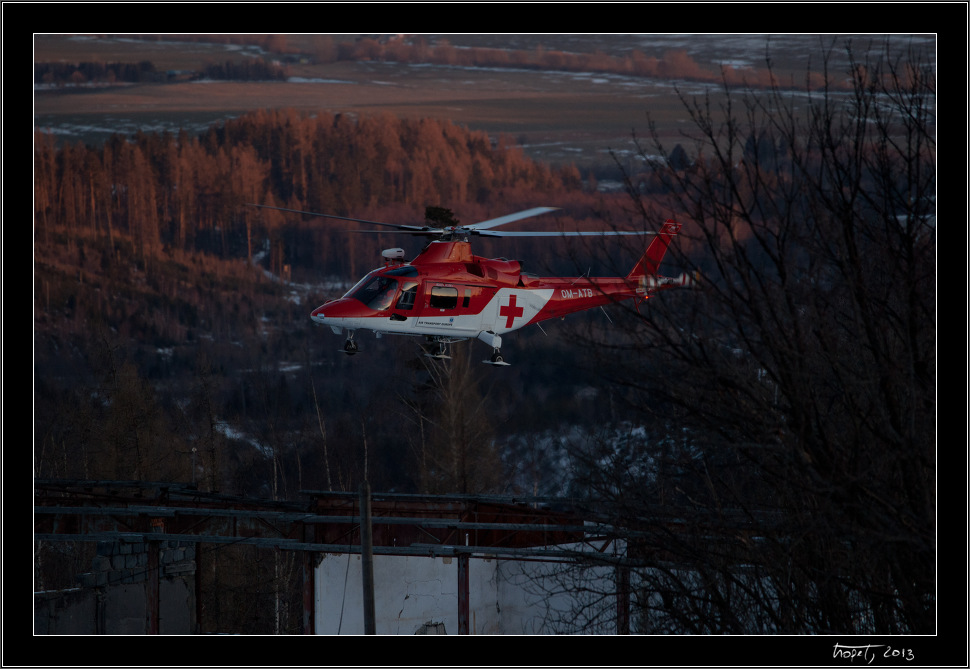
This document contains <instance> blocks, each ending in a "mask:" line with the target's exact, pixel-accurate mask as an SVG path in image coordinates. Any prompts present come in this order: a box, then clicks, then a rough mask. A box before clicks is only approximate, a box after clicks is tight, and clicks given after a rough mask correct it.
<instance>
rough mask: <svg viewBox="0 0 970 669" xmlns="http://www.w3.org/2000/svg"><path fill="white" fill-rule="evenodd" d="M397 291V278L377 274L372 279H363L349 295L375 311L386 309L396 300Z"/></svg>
mask: <svg viewBox="0 0 970 669" xmlns="http://www.w3.org/2000/svg"><path fill="white" fill-rule="evenodd" d="M395 293H397V279H393V278H390V277H386V276H375V277H373V278H372V279H371V280H370V281H362V282H361V283H360V284H358V286H357V287H356V288H354V289H353V290H352V291H350V292H349V293H347V297H352V298H354V299H355V300H360V301H361V302H363V303H364V304H366V305H367V306H368V307H370V308H371V309H373V310H374V311H384V310H385V309H387V308H388V307H390V306H391V303H392V302H393V301H394V294H395Z"/></svg>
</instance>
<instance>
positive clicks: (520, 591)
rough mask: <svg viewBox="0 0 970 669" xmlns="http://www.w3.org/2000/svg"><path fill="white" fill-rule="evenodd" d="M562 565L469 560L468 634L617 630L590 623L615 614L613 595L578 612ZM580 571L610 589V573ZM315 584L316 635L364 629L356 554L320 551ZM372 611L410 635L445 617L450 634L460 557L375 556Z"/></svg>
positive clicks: (381, 630) (389, 630)
mask: <svg viewBox="0 0 970 669" xmlns="http://www.w3.org/2000/svg"><path fill="white" fill-rule="evenodd" d="M563 569H564V568H563V566H562V565H554V564H550V563H543V562H518V561H513V560H498V559H487V558H477V557H473V558H471V559H470V560H469V561H468V583H469V633H470V634H561V633H574V632H585V633H590V632H599V633H605V634H612V633H614V632H615V627H613V625H612V624H610V625H606V626H604V625H599V626H593V627H589V626H588V625H589V621H590V620H591V619H592V620H594V621H595V619H596V613H597V612H603V611H605V612H606V613H607V617H608V619H609V620H610V621H612V620H613V618H612V616H611V615H610V611H609V608H610V607H613V610H614V611H615V602H614V600H613V598H612V597H605V598H598V599H597V601H596V603H595V604H589V605H586V604H583V605H580V606H579V607H578V613H577V600H576V599H575V597H574V595H572V594H570V593H568V592H565V591H564V590H566V589H564V588H563V587H561V583H562V572H563ZM583 577H584V578H593V579H595V580H596V581H597V583H598V585H599V587H601V588H607V589H610V588H611V584H612V579H613V571H612V569H600V570H595V571H594V572H592V573H591V572H589V571H588V570H587V571H586V572H584V576H583ZM315 583H316V586H315V589H316V592H315V614H316V615H315V626H314V631H315V633H316V634H363V633H364V614H363V587H362V585H361V559H360V556H359V555H351V554H332V553H328V554H325V555H324V556H323V559H322V561H321V563H320V565H319V566H318V567H317V569H316V574H315ZM550 592H553V593H556V592H558V593H559V594H554V595H552V596H550V594H549V593H550ZM591 607H593V608H591ZM601 610H602V611H601ZM374 612H375V629H376V632H377V633H378V634H415V633H416V632H417V631H418V630H420V629H421V628H422V627H423V626H424V624H425V623H429V622H430V623H432V624H436V623H443V624H444V627H445V632H446V633H447V634H457V633H458V558H449V557H434V558H432V557H403V556H388V555H375V556H374ZM584 626H585V627H584Z"/></svg>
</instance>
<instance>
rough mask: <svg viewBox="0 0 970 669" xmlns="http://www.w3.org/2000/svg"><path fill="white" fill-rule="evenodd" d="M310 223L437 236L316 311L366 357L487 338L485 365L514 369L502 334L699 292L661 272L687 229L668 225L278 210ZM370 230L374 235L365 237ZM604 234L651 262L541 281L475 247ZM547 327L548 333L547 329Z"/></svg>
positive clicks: (429, 350) (688, 279) (442, 348)
mask: <svg viewBox="0 0 970 669" xmlns="http://www.w3.org/2000/svg"><path fill="white" fill-rule="evenodd" d="M251 206H256V207H263V208H267V209H276V210H279V211H286V212H292V213H297V214H304V215H310V216H322V217H325V218H333V219H338V220H344V221H353V222H356V223H363V224H369V225H377V226H382V227H389V228H394V229H396V230H397V231H398V232H400V233H404V234H409V235H415V236H421V237H430V238H432V239H431V241H429V242H428V244H427V245H426V246H425V247H424V249H423V250H422V251H421V252H420V253H419V254H418V255H417V256H416V257H415V258H414V259H412V260H411V261H410V262H406V261H405V252H404V249H402V248H391V249H386V250H384V251H383V252H382V257H383V260H384V264H383V266H382V267H379V268H377V269H374V270H372V271H371V272H368V273H367V275H365V276H364V277H363V278H362V279H361V280H360V281H358V282H357V283H356V284H355V285H354V286H353V288H351V289H350V290H349V291H347V292H346V294H344V295H343V297H340V298H338V299H334V300H329V301H327V302H325V303H324V304H322V305H320V306H319V307H317V308H316V309H314V310H313V311H312V312H311V314H310V318H311V320H313V321H314V322H315V323H318V324H320V325H326V326H329V327H330V329H331V330H332V331H333V332H334V333H335V334H338V335H343V334H346V337H347V338H346V341H345V342H344V347H343V353H346V354H347V355H353V354H355V353H357V352H358V351H359V347H358V343H357V339H356V337H355V334H356V332H357V331H358V330H370V331H373V332H374V333H375V334H376V336H377V337H381V336H382V335H384V334H398V335H411V336H419V337H424V338H425V340H426V343H427V346H425V347H424V351H425V355H427V356H430V357H432V358H439V359H447V358H449V355H448V348H447V347H448V345H449V344H453V343H456V342H460V341H465V340H469V339H479V340H481V341H482V342H484V343H485V344H487V345H488V346H489V347H491V350H492V352H491V355H490V357H489V358H488V359H486V360H483V361H482V362H485V363H488V364H491V365H499V366H504V365H508V364H509V363H507V362H506V361H505V359H504V356H503V355H502V350H501V349H502V336H503V335H505V334H508V333H510V332H514V331H516V330H519V329H521V328H523V327H525V326H527V325H533V324H539V323H540V322H541V321H545V320H547V319H550V318H561V317H565V316H566V315H568V314H572V313H576V312H579V311H585V310H587V309H593V308H595V307H601V306H604V305H606V304H609V303H613V302H617V301H621V300H627V299H637V300H646V299H647V298H648V297H650V296H651V295H653V294H655V293H657V292H659V291H662V290H666V289H669V288H678V287H680V288H686V287H692V286H694V285H695V284H696V279H697V277H696V275H689V274H686V273H684V274H681V275H680V276H677V277H666V276H661V275H659V274H658V273H657V270H658V267H659V265H660V263H661V261H662V260H663V257H664V254H665V253H666V252H667V248H668V246H669V245H670V242H671V240H672V238H673V237H674V236H676V235H677V234H678V232H679V231H680V228H681V224H680V223H678V222H676V221H674V220H672V219H668V220H667V221H666V222H665V223H664V224H663V225H662V226H661V228H660V230H659V231H656V232H653V231H649V232H648V231H618V230H609V231H559V232H548V231H541V232H526V231H501V230H496V229H495V228H497V227H499V226H502V225H505V224H507V223H511V222H513V221H518V220H521V219H524V218H530V217H534V216H539V215H541V214H545V213H548V212H552V211H558V208H557V207H534V208H532V209H527V210H524V211H519V212H516V213H513V214H508V215H506V216H500V217H498V218H492V219H489V220H486V221H480V222H478V223H472V224H469V225H461V224H460V223H458V221H457V220H455V219H454V218H453V217H451V212H450V210H447V209H444V210H442V209H441V208H436V207H429V208H428V210H427V211H428V212H431V211H432V210H439V212H444V216H443V217H441V216H440V215H439V216H437V217H436V216H432V215H431V214H430V213H429V214H428V218H429V220H437V222H439V223H444V225H438V226H435V225H423V226H418V225H404V224H396V223H385V222H379V221H369V220H364V219H356V218H347V217H343V216H334V215H331V214H320V213H315V212H308V211H300V210H296V209H286V208H283V207H271V206H269V205H259V204H252V205H251ZM366 232H370V231H366ZM606 235H650V236H653V239H652V240H651V242H650V244H649V245H648V246H647V248H646V250H645V252H644V254H643V256H641V257H640V259H639V260H638V261H637V263H636V264H635V265H634V266H633V269H631V270H630V272H629V273H628V274H627V275H626V276H611V277H589V276H580V277H540V276H538V275H536V274H533V273H531V272H525V271H523V270H522V264H521V263H520V262H519V261H517V260H509V259H506V258H491V259H489V258H483V257H480V256H476V255H474V254H473V253H472V250H471V243H470V241H469V239H470V238H471V237H473V236H481V237H525V236H530V237H568V236H606ZM539 327H540V328H541V327H542V326H541V325H540V326H539Z"/></svg>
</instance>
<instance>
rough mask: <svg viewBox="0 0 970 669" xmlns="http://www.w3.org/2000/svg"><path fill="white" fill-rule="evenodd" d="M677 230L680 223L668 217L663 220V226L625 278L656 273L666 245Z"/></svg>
mask: <svg viewBox="0 0 970 669" xmlns="http://www.w3.org/2000/svg"><path fill="white" fill-rule="evenodd" d="M678 232H680V223H678V222H677V221H674V220H672V219H669V218H668V219H667V220H666V221H665V222H664V224H663V227H661V228H660V232H658V233H657V236H656V237H654V238H653V241H651V242H650V246H648V247H647V251H646V253H644V254H643V257H642V258H640V260H639V262H637V264H636V266H635V267H634V268H633V271H631V272H630V274H629V275H628V276H627V279H638V278H640V277H643V276H654V275H656V273H657V269H658V268H659V267H660V263H661V261H663V259H664V254H666V253H667V247H668V246H670V240H671V239H672V238H673V237H674V235H676V234H677V233H678Z"/></svg>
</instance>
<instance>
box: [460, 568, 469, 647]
mask: <svg viewBox="0 0 970 669" xmlns="http://www.w3.org/2000/svg"><path fill="white" fill-rule="evenodd" d="M468 617H469V616H468V553H460V554H459V555H458V633H459V634H468Z"/></svg>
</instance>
